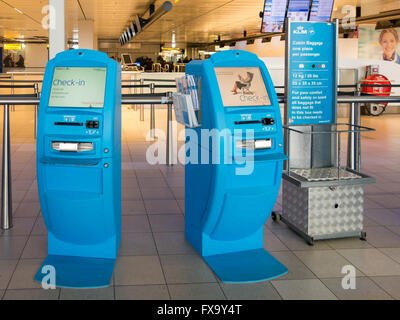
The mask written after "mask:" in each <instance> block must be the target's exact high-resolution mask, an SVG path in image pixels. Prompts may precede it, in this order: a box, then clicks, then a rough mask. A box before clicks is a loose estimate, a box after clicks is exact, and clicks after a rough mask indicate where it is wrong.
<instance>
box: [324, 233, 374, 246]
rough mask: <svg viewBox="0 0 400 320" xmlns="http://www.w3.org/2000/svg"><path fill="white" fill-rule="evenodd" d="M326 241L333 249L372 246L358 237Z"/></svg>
mask: <svg viewBox="0 0 400 320" xmlns="http://www.w3.org/2000/svg"><path fill="white" fill-rule="evenodd" d="M367 237H368V234H367ZM326 243H327V244H328V245H329V246H330V247H331V248H333V249H365V248H371V247H372V246H371V245H370V244H369V243H368V242H367V241H363V240H360V239H359V238H358V237H357V238H342V239H332V240H327V242H326Z"/></svg>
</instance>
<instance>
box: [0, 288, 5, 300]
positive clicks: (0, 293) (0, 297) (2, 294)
mask: <svg viewBox="0 0 400 320" xmlns="http://www.w3.org/2000/svg"><path fill="white" fill-rule="evenodd" d="M4 293H5V290H0V300H1V299H3V296H4Z"/></svg>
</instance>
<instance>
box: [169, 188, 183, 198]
mask: <svg viewBox="0 0 400 320" xmlns="http://www.w3.org/2000/svg"><path fill="white" fill-rule="evenodd" d="M172 192H173V194H174V196H175V199H179V200H184V199H185V188H184V187H173V188H172Z"/></svg>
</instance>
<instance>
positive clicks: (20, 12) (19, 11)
mask: <svg viewBox="0 0 400 320" xmlns="http://www.w3.org/2000/svg"><path fill="white" fill-rule="evenodd" d="M14 10H15V11H17V12H18V13H19V14H24V13H23V12H22V11H21V10H19V9H18V8H14Z"/></svg>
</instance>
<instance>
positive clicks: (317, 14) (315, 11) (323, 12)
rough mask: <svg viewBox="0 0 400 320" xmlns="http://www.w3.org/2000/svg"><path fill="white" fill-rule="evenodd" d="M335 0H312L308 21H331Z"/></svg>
mask: <svg viewBox="0 0 400 320" xmlns="http://www.w3.org/2000/svg"><path fill="white" fill-rule="evenodd" d="M334 1H335V0H314V1H313V3H312V6H311V13H310V21H325V22H328V21H331V15H332V9H333V3H334Z"/></svg>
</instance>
